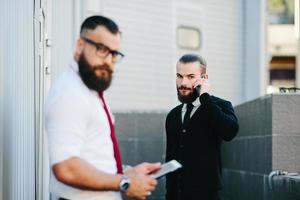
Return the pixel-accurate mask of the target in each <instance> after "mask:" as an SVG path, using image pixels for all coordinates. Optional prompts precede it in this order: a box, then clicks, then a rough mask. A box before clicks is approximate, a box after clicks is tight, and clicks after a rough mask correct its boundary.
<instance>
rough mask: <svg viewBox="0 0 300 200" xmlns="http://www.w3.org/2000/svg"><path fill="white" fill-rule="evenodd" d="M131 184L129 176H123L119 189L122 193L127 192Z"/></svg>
mask: <svg viewBox="0 0 300 200" xmlns="http://www.w3.org/2000/svg"><path fill="white" fill-rule="evenodd" d="M129 186H130V180H129V178H128V177H127V176H124V175H123V176H122V178H121V182H120V185H119V189H120V191H121V192H122V193H125V192H126V191H127V190H128V188H129Z"/></svg>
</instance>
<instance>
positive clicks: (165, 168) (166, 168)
mask: <svg viewBox="0 0 300 200" xmlns="http://www.w3.org/2000/svg"><path fill="white" fill-rule="evenodd" d="M181 167H182V165H181V164H180V163H179V162H177V161H176V160H171V161H169V162H166V163H164V164H162V165H161V168H160V170H158V171H157V172H155V173H153V174H152V175H153V177H154V178H156V179H159V178H161V177H163V176H165V175H166V174H168V173H170V172H173V171H175V170H177V169H179V168H181Z"/></svg>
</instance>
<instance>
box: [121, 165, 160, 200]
mask: <svg viewBox="0 0 300 200" xmlns="http://www.w3.org/2000/svg"><path fill="white" fill-rule="evenodd" d="M141 166H144V164H141V165H138V166H136V167H134V168H132V169H129V170H127V171H126V172H125V173H124V174H125V175H126V176H128V178H129V180H130V186H129V188H128V190H127V192H126V193H125V195H126V196H128V197H132V198H136V199H138V200H144V199H146V197H147V196H149V195H151V192H152V191H153V190H154V189H155V187H156V185H157V180H156V179H154V178H153V177H151V176H150V175H146V174H145V173H141V172H138V171H140V170H141V171H142V172H149V170H150V171H151V169H152V167H150V168H148V167H141ZM135 168H137V169H135Z"/></svg>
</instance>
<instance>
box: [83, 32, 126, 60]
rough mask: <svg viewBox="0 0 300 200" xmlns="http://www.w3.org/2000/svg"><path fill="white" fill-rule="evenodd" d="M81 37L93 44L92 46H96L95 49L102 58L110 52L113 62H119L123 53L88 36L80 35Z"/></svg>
mask: <svg viewBox="0 0 300 200" xmlns="http://www.w3.org/2000/svg"><path fill="white" fill-rule="evenodd" d="M81 39H83V40H84V41H85V42H87V43H89V44H91V45H93V46H94V47H96V51H97V55H99V56H100V57H102V58H105V57H107V56H108V55H109V54H111V56H112V60H113V62H114V63H116V62H119V61H120V60H121V59H122V58H123V57H124V56H125V55H124V54H122V53H121V52H119V51H115V50H111V49H110V48H109V47H108V46H106V45H104V44H102V43H97V42H94V41H92V40H90V39H88V38H85V37H81Z"/></svg>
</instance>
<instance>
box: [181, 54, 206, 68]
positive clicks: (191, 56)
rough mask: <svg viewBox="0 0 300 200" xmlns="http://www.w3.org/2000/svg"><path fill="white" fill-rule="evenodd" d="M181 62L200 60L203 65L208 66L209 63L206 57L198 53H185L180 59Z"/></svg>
mask: <svg viewBox="0 0 300 200" xmlns="http://www.w3.org/2000/svg"><path fill="white" fill-rule="evenodd" d="M178 62H180V63H183V64H186V63H192V62H199V63H200V65H201V67H203V68H206V67H207V64H206V61H205V59H204V58H203V57H202V56H199V55H196V54H185V55H183V56H181V58H180V59H179V61H178Z"/></svg>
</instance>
